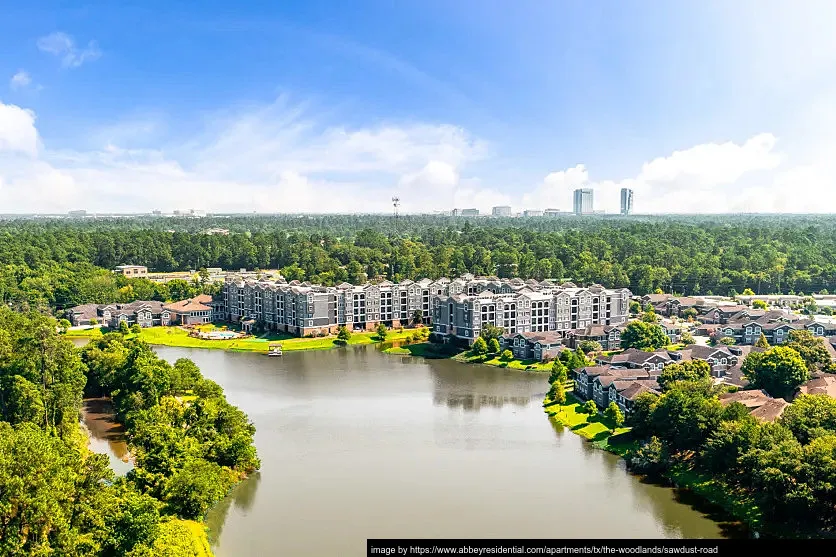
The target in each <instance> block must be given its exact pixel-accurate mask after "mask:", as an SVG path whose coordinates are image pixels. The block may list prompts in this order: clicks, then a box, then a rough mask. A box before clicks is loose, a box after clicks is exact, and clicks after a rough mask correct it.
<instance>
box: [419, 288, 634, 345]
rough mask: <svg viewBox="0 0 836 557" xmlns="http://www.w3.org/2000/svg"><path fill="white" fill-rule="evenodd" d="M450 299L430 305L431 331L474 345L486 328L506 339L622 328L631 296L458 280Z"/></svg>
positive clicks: (602, 290) (437, 298)
mask: <svg viewBox="0 0 836 557" xmlns="http://www.w3.org/2000/svg"><path fill="white" fill-rule="evenodd" d="M447 290H448V293H447V294H446V295H445V294H443V293H442V294H440V295H437V296H435V298H434V299H433V316H432V322H433V331H434V332H435V333H437V334H440V335H445V336H452V337H457V338H461V339H466V340H467V341H468V342H472V341H473V340H475V339H476V338H477V337H478V336H479V335H480V333H481V332H482V328H483V327H484V326H485V325H487V324H490V325H494V326H497V327H502V328H503V329H504V331H505V333H506V334H510V335H513V334H514V333H518V332H520V333H525V332H535V333H536V332H547V331H558V332H561V333H566V332H568V331H571V330H575V329H585V328H586V327H589V326H590V325H620V324H622V323H625V322H626V321H627V315H628V311H629V299H630V291H629V290H627V289H626V288H622V289H615V290H610V289H606V288H604V287H603V286H601V285H597V284H596V285H592V286H589V287H578V286H576V285H575V284H573V283H564V284H561V285H555V284H554V283H552V282H551V281H548V280H546V281H542V282H539V283H538V282H537V281H534V280H528V281H522V280H521V279H511V280H500V279H477V278H470V279H468V278H466V277H463V278H461V279H456V280H454V281H452V282H451V283H450V285H449V286H448V288H447Z"/></svg>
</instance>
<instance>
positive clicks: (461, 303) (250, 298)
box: [218, 274, 630, 342]
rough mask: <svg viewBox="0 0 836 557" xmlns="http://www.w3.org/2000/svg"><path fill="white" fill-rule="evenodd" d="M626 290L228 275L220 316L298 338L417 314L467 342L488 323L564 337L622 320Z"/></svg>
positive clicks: (477, 280)
mask: <svg viewBox="0 0 836 557" xmlns="http://www.w3.org/2000/svg"><path fill="white" fill-rule="evenodd" d="M629 299H630V292H629V291H628V290H627V289H619V290H607V289H605V288H603V287H602V286H600V285H593V286H590V287H587V288H579V287H577V286H575V285H574V284H572V283H566V284H563V285H556V284H555V283H553V282H551V281H548V280H546V281H542V282H537V281H535V280H527V281H523V280H522V279H518V278H517V279H510V280H509V279H498V278H496V277H475V276H473V275H470V274H466V275H463V276H461V277H459V278H456V279H453V280H450V279H448V278H444V277H442V278H439V279H437V280H430V279H426V278H425V279H421V280H419V281H412V280H404V281H401V282H399V283H393V282H389V281H382V282H379V283H367V284H363V285H352V284H348V283H343V284H340V285H338V286H328V287H326V286H319V285H314V284H311V283H308V282H299V281H291V282H285V281H284V280H279V281H264V280H261V281H259V280H245V279H243V278H241V277H234V276H233V277H228V278H227V280H226V282H225V283H224V288H223V294H222V298H221V300H220V304H221V306H220V308H218V315H221V316H222V317H223V319H224V320H227V321H231V322H239V321H241V322H244V321H247V322H252V323H254V324H256V323H257V324H259V325H261V326H263V327H264V328H265V329H268V330H276V331H285V332H289V333H292V334H297V335H302V336H305V335H310V334H315V335H316V334H333V333H335V332H336V331H337V329H338V328H339V327H340V326H346V327H348V328H349V329H353V330H367V331H371V330H374V328H375V327H377V325H378V323H384V324H385V325H387V326H390V327H399V326H404V325H408V324H409V323H412V322H413V321H414V319H415V316H416V313H420V315H421V320H422V321H423V322H424V323H433V324H435V325H434V327H433V330H434V332H436V333H437V334H439V335H442V336H445V337H449V336H453V337H459V338H462V339H466V340H467V341H468V342H472V341H473V340H474V339H475V338H476V337H478V336H479V333H480V332H481V330H482V326H483V324H485V323H491V324H493V325H496V326H499V327H503V328H504V329H505V332H506V333H509V334H513V333H516V332H548V331H568V330H571V329H578V328H584V327H587V326H589V325H595V324H602V325H618V324H621V323H625V322H626V321H627V314H628V309H629Z"/></svg>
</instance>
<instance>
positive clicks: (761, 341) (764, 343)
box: [755, 333, 769, 348]
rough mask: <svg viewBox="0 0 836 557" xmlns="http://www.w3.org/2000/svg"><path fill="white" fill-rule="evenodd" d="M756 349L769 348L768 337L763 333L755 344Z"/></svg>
mask: <svg viewBox="0 0 836 557" xmlns="http://www.w3.org/2000/svg"><path fill="white" fill-rule="evenodd" d="M755 347H757V348H769V343H768V342H767V341H766V336H765V335H764V334H763V333H761V336H760V337H758V341H757V342H756V343H755Z"/></svg>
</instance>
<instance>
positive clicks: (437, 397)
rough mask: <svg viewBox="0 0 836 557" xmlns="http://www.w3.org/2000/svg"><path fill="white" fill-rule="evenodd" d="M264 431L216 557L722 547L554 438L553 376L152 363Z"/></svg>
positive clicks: (358, 353)
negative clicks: (452, 546)
mask: <svg viewBox="0 0 836 557" xmlns="http://www.w3.org/2000/svg"><path fill="white" fill-rule="evenodd" d="M157 351H158V353H159V354H160V355H161V356H162V357H164V358H165V359H167V360H169V361H171V362H173V361H175V360H176V359H177V358H181V357H188V358H191V359H192V360H194V361H195V362H196V363H197V364H198V365H199V366H200V368H201V370H202V371H203V374H204V375H205V376H206V377H208V378H211V379H213V380H215V381H217V382H218V383H219V384H221V385H222V386H223V388H224V390H225V392H226V395H227V397H228V399H229V401H230V402H231V403H233V404H236V405H238V406H239V407H241V408H242V409H243V410H244V411H245V412H247V413H248V414H249V416H250V419H252V420H253V422H254V423H255V425H256V428H257V434H256V438H255V441H256V445H257V447H258V451H259V456H260V457H261V460H262V468H261V471H260V472H259V473H257V474H255V475H254V476H252V477H251V478H249V479H248V480H246V481H244V482H243V483H241V484H240V485H239V486H237V487H236V488H235V489H234V490H233V491H232V493H231V494H230V495H229V497H227V498H226V499H225V500H224V501H223V502H222V503H221V504H219V505H218V506H217V507H216V508H215V509H214V510H212V511H211V512H210V515H209V517H208V524H209V527H210V531H211V536H210V537H211V539H212V543H213V545H214V550H215V552H216V555H217V556H218V557H241V556H249V555H253V556H256V555H293V556H312V557H313V556H316V557H319V556H323V555H345V556H352V555H356V556H361V555H365V554H366V549H365V547H366V539H367V538H560V537H566V538H681V537H685V538H713V537H722V536H724V535H725V534H727V533H728V531H727V528H728V525H725V524H721V523H719V522H716V521H715V520H712V519H711V518H710V517H709V516H706V514H704V513H703V512H700V511H698V510H696V509H695V508H693V507H692V506H691V505H689V504H686V503H685V502H683V501H681V500H679V499H678V495H677V493H675V491H674V490H672V489H668V488H664V487H660V486H655V485H650V484H646V483H643V482H642V481H640V480H639V479H637V478H636V477H634V476H631V475H629V474H628V473H626V472H625V469H624V463H623V461H621V460H620V459H618V458H617V457H615V456H613V455H610V454H608V453H605V452H603V451H599V450H596V449H593V448H592V447H591V446H590V445H589V444H588V443H587V442H585V441H584V440H583V439H581V438H580V437H578V436H577V435H575V434H573V433H571V432H570V431H568V430H564V429H563V428H561V427H560V426H555V425H553V424H552V422H551V421H550V420H549V419H548V418H547V416H546V414H545V413H544V412H543V409H542V406H541V404H542V399H543V396H544V393H545V391H546V390H547V387H548V385H547V378H546V375H544V374H534V373H523V372H513V371H505V370H502V369H497V368H491V367H486V366H473V365H463V364H459V363H456V362H452V361H448V360H421V359H416V358H410V357H399V356H391V355H387V354H383V353H381V352H380V351H378V350H377V349H376V348H375V347H373V346H365V347H349V348H342V349H337V350H331V351H313V352H297V353H287V354H286V355H284V356H282V357H281V358H267V357H265V356H263V355H259V354H246V353H233V352H222V351H215V350H197V349H181V348H168V347H158V348H157Z"/></svg>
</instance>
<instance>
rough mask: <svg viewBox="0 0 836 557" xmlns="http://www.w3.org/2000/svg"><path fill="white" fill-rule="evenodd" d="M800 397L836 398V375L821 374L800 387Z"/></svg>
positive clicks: (797, 393) (798, 393)
mask: <svg viewBox="0 0 836 557" xmlns="http://www.w3.org/2000/svg"><path fill="white" fill-rule="evenodd" d="M798 395H827V396H829V397H831V398H836V374H832V373H820V374H818V376H817V377H813V378H812V379H810V380H809V381H807V382H806V383H802V385H801V386H800V387H798V391H797V392H796V395H795V396H798Z"/></svg>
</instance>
